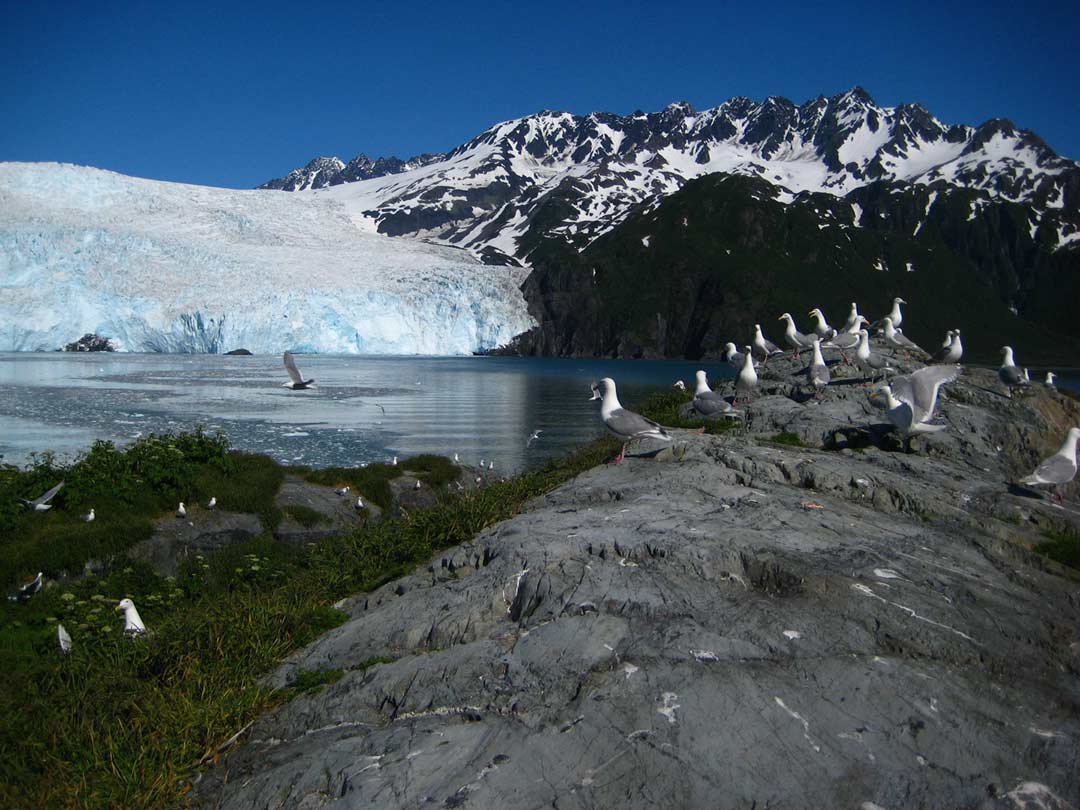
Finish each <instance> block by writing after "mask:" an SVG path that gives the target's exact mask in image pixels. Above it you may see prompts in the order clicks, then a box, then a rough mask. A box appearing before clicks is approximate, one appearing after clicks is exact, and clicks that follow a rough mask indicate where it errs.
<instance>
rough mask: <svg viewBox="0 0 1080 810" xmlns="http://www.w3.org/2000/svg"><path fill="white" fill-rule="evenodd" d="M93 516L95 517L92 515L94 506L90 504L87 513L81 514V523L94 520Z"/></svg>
mask: <svg viewBox="0 0 1080 810" xmlns="http://www.w3.org/2000/svg"><path fill="white" fill-rule="evenodd" d="M94 518H95V515H94V507H92V506H91V507H90V511H89V512H87V513H86V514H85V515H83V516H82V519H83V523H93V522H94Z"/></svg>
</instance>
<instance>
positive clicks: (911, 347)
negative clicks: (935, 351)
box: [885, 317, 930, 357]
mask: <svg viewBox="0 0 1080 810" xmlns="http://www.w3.org/2000/svg"><path fill="white" fill-rule="evenodd" d="M885 342H886V343H887V344H888V345H890V346H892V347H893V348H894V349H904V350H905V351H909V352H915V353H916V354H920V355H923V356H924V357H929V356H930V355H929V353H928V352H926V351H924V350H923V349H922V348H921V347H919V346H918V345H916V344H915V342H914V341H912V340H911V339H909V338H908V337H906V336H905V335H904V333H903V332H901V331H900V330H899V329H897V328H896V325H895V324H894V323H893V320H892V318H888V317H887V318H885Z"/></svg>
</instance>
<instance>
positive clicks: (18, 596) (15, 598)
mask: <svg viewBox="0 0 1080 810" xmlns="http://www.w3.org/2000/svg"><path fill="white" fill-rule="evenodd" d="M44 582H45V575H44V574H42V572H41V571H38V575H37V576H36V577H34V578H33V579H32V580H30V581H29V582H27V583H26V584H25V585H23V586H22V587H21V588H19V589H18V590H17V591H15V593H12V594H8V601H9V602H25V601H26V600H27V599H29V598H30V597H31V596H33V595H34V594H35V593H37V592H38V591H40V590H41V585H42V583H44Z"/></svg>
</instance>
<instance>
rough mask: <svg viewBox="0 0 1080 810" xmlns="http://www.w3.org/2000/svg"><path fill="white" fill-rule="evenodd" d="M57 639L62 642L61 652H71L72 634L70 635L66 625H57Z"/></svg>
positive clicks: (65, 653)
mask: <svg viewBox="0 0 1080 810" xmlns="http://www.w3.org/2000/svg"><path fill="white" fill-rule="evenodd" d="M56 639H57V641H59V642H60V652H62V653H63V654H64V655H67V654H68V653H69V652H71V636H69V635H68V631H67V630H65V629H64V625H62V624H58V625H56Z"/></svg>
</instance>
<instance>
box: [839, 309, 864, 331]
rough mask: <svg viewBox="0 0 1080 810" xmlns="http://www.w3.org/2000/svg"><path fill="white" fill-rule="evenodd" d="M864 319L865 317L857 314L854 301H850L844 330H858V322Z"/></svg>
mask: <svg viewBox="0 0 1080 810" xmlns="http://www.w3.org/2000/svg"><path fill="white" fill-rule="evenodd" d="M865 320H866V318H864V317H863V316H862V315H860V314H859V307H858V306H857V305H856V304H855V302H854V301H852V302H851V312H850V313H849V314H848V316H847V320H846V321H844V331H845V332H853V331H856V330H858V328H859V323H861V322H862V321H865Z"/></svg>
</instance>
